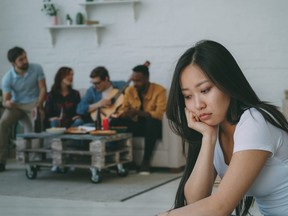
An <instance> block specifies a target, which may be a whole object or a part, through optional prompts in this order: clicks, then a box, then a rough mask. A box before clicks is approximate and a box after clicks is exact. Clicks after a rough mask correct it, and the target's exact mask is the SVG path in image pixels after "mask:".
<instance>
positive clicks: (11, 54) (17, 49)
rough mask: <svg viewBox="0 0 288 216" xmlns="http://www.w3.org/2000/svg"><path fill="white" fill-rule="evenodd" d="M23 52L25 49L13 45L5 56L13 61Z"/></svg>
mask: <svg viewBox="0 0 288 216" xmlns="http://www.w3.org/2000/svg"><path fill="white" fill-rule="evenodd" d="M23 53H25V50H24V49H23V48H21V47H13V48H11V49H10V50H8V53H7V58H8V60H9V62H11V63H12V62H15V60H16V59H17V58H18V57H19V56H20V55H22V54H23Z"/></svg>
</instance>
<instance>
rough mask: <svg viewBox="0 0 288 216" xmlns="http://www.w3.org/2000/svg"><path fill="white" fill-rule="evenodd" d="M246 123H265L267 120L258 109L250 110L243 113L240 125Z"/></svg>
mask: <svg viewBox="0 0 288 216" xmlns="http://www.w3.org/2000/svg"><path fill="white" fill-rule="evenodd" d="M246 121H265V118H264V116H263V115H262V113H260V112H259V110H257V109H256V108H249V109H247V110H245V111H244V112H243V114H242V115H241V117H240V121H239V123H238V124H241V123H244V122H246Z"/></svg>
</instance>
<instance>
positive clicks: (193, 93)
mask: <svg viewBox="0 0 288 216" xmlns="http://www.w3.org/2000/svg"><path fill="white" fill-rule="evenodd" d="M180 86H181V91H182V94H183V96H184V100H185V105H186V108H187V109H188V110H189V111H191V112H193V113H194V114H195V115H196V116H198V118H199V120H200V121H201V122H204V123H206V124H208V125H211V126H216V125H218V124H220V123H221V122H223V121H224V120H225V117H226V113H227V110H228V107H229V104H230V97H229V96H228V95H227V94H225V93H223V92H222V91H220V90H219V89H218V88H217V87H216V86H215V85H214V84H213V83H212V82H211V81H210V80H209V79H208V78H207V77H206V75H205V74H204V73H203V71H202V70H201V68H200V67H198V66H197V65H192V64H190V65H189V66H187V67H186V68H185V69H184V70H183V72H182V73H181V75H180Z"/></svg>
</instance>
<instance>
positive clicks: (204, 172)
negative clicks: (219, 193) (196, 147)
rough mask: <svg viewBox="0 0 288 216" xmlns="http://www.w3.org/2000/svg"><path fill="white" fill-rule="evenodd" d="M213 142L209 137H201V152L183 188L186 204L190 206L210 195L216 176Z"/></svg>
mask: <svg viewBox="0 0 288 216" xmlns="http://www.w3.org/2000/svg"><path fill="white" fill-rule="evenodd" d="M214 148H215V141H214V139H213V138H211V137H203V139H202V146H201V150H200V152H199V155H198V159H197V161H196V164H195V166H194V169H193V171H192V173H191V175H190V177H189V179H188V180H187V182H186V184H185V187H184V195H185V198H186V201H187V204H192V203H194V202H196V201H199V200H201V199H203V198H205V197H208V196H210V195H211V193H212V189H213V184H214V181H215V178H216V176H217V173H216V170H215V168H214V164H213V158H214Z"/></svg>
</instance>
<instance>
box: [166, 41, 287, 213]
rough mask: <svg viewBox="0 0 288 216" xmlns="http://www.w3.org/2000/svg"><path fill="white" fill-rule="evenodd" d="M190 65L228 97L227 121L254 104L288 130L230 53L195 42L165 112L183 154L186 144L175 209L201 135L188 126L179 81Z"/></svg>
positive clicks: (241, 209) (244, 208) (242, 208)
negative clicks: (182, 172)
mask: <svg viewBox="0 0 288 216" xmlns="http://www.w3.org/2000/svg"><path fill="white" fill-rule="evenodd" d="M191 64H194V65H197V66H198V67H200V68H201V69H202V71H203V72H204V73H205V75H206V76H207V77H208V78H209V79H210V80H211V82H213V83H214V84H215V85H216V86H217V87H218V88H219V89H220V90H221V91H223V92H225V93H226V94H228V95H229V96H230V97H231V101H230V104H229V107H228V111H227V114H226V118H227V120H228V122H230V123H231V124H237V123H238V122H239V120H240V117H241V115H242V113H243V112H244V111H245V110H246V109H249V108H251V107H254V108H255V109H257V110H258V111H259V112H260V113H261V114H262V115H263V117H264V118H265V119H266V120H267V121H268V122H270V123H271V124H272V125H274V126H276V127H277V128H280V129H282V130H284V131H286V132H288V123H287V121H286V119H285V117H284V116H283V114H282V113H281V112H280V111H278V109H277V107H276V106H273V105H271V104H268V103H267V102H264V101H261V100H260V99H259V98H258V96H257V95H256V93H255V92H254V90H253V89H252V87H251V86H250V84H249V83H248V81H247V79H246V78H245V76H244V74H243V73H242V71H241V69H240V67H239V66H238V64H237V62H236V60H235V59H234V58H233V56H232V55H231V53H230V52H229V51H228V50H227V49H226V48H225V47H224V46H222V45H221V44H219V43H217V42H214V41H209V40H204V41H200V42H198V43H197V44H196V45H195V46H194V47H192V48H190V49H188V50H187V51H186V52H185V53H184V54H183V55H182V56H181V57H180V59H179V60H178V62H177V64H176V67H175V71H174V75H173V79H172V83H171V88H170V93H169V97H168V102H167V110H166V115H167V118H168V120H169V125H170V128H171V129H172V130H173V132H174V133H176V134H177V135H179V136H180V137H181V138H182V145H183V153H185V151H186V149H185V143H187V144H188V154H187V159H188V160H187V164H186V166H185V170H184V174H183V176H182V179H181V182H180V185H179V187H178V191H177V194H176V198H175V203H174V208H179V207H182V206H184V205H185V204H186V200H185V197H184V186H185V183H186V181H187V179H188V178H189V176H190V174H191V172H192V170H193V168H194V165H195V162H196V160H197V158H198V154H199V151H200V148H201V138H202V135H201V134H200V133H199V132H197V131H195V130H192V129H190V128H189V127H188V125H187V120H186V116H185V112H184V108H185V102H184V97H183V95H182V92H181V87H180V82H179V80H180V76H181V73H182V71H183V70H184V69H185V68H186V67H187V66H188V65H191ZM252 203H253V197H246V198H244V199H243V200H242V201H241V202H240V203H239V205H238V206H237V207H236V214H237V215H243V216H244V215H247V214H248V213H249V212H248V210H249V208H250V206H251V205H252Z"/></svg>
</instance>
